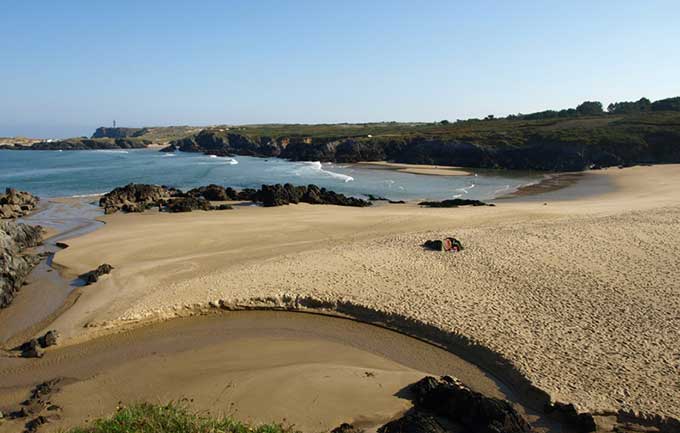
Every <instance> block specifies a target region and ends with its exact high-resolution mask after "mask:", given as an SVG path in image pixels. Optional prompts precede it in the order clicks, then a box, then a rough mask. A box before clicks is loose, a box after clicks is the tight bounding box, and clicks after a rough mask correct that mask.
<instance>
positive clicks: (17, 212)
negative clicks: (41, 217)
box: [0, 188, 38, 219]
mask: <svg viewBox="0 0 680 433" xmlns="http://www.w3.org/2000/svg"><path fill="white" fill-rule="evenodd" d="M36 206H38V197H36V196H34V195H32V194H31V193H28V192H23V191H17V190H15V189H13V188H7V189H6V190H5V193H4V194H0V219H14V218H19V217H22V216H26V215H28V214H29V213H30V212H31V211H32V210H33V209H35V207H36Z"/></svg>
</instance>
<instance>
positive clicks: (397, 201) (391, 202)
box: [387, 200, 406, 204]
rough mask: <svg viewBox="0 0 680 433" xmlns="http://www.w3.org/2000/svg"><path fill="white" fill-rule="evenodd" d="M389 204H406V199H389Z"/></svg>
mask: <svg viewBox="0 0 680 433" xmlns="http://www.w3.org/2000/svg"><path fill="white" fill-rule="evenodd" d="M387 202H388V203H389V204H405V203H406V202H405V201H404V200H387Z"/></svg>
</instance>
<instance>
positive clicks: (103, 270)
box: [78, 263, 113, 286]
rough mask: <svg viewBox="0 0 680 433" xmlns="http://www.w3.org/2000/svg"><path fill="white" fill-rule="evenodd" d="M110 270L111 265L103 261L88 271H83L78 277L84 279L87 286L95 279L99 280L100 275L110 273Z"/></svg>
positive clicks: (111, 268)
mask: <svg viewBox="0 0 680 433" xmlns="http://www.w3.org/2000/svg"><path fill="white" fill-rule="evenodd" d="M112 270H113V266H111V265H109V264H107V263H104V264H103V265H99V266H98V267H97V269H94V270H91V271H89V272H85V273H84V274H82V275H80V276H79V277H78V278H80V279H81V280H83V281H85V285H86V286H89V285H90V284H94V283H96V282H97V281H99V277H101V276H102V275H107V274H110V273H111V271H112Z"/></svg>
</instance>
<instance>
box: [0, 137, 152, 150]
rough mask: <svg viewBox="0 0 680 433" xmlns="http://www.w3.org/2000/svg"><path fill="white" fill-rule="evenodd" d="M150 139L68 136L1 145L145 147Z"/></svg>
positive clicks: (74, 147)
mask: <svg viewBox="0 0 680 433" xmlns="http://www.w3.org/2000/svg"><path fill="white" fill-rule="evenodd" d="M149 144H151V141H150V140H145V139H141V138H115V139H112V138H68V139H66V140H55V141H41V142H39V143H35V144H32V145H30V146H22V145H14V146H11V147H9V146H5V147H1V148H3V149H7V150H99V149H104V150H105V149H109V150H115V149H144V148H145V147H147V146H148V145H149Z"/></svg>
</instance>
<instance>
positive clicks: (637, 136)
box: [0, 98, 680, 171]
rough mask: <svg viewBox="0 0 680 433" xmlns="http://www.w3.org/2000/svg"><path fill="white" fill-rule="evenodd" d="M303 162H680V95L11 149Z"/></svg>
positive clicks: (121, 131) (530, 165)
mask: <svg viewBox="0 0 680 433" xmlns="http://www.w3.org/2000/svg"><path fill="white" fill-rule="evenodd" d="M150 144H161V145H166V146H167V147H166V148H165V149H163V150H165V151H174V150H180V151H185V152H203V153H209V154H214V155H224V156H232V155H249V156H259V157H280V158H286V159H290V160H297V161H305V160H306V161H330V162H358V161H382V160H386V161H394V162H400V163H412V164H436V165H453V166H462V167H476V168H503V169H522V170H527V169H528V170H550V171H575V170H584V169H587V168H596V167H606V166H615V165H630V164H644V163H650V164H654V163H674V162H680V98H667V99H662V100H660V101H655V102H651V101H649V100H648V99H646V98H641V99H640V100H639V101H635V102H616V103H612V104H609V106H608V108H607V111H605V110H604V109H603V107H602V104H601V103H600V102H597V101H586V102H584V103H582V104H580V105H579V106H577V107H576V108H569V109H562V110H546V111H542V112H538V113H531V114H516V115H510V116H507V117H505V118H494V117H493V116H487V117H486V118H485V119H469V120H458V121H456V122H449V121H446V120H443V121H440V122H432V123H422V122H419V123H418V122H416V123H397V122H382V123H354V124H350V123H341V124H317V125H311V124H263V125H237V126H226V125H225V126H210V127H206V128H201V127H190V126H169V127H146V128H105V127H101V128H98V129H97V130H96V131H95V133H94V134H93V135H92V138H73V139H67V140H60V141H45V142H38V143H33V144H32V145H14V146H1V145H0V148H4V149H32V150H57V149H59V150H88V149H116V148H123V149H128V148H145V147H147V146H149V145H150Z"/></svg>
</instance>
